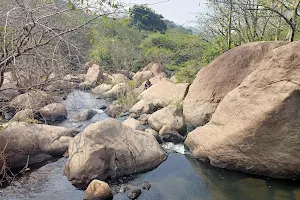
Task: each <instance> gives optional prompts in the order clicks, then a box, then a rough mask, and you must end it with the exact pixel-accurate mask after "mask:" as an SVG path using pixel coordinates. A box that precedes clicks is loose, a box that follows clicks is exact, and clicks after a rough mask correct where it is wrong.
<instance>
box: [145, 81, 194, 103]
mask: <svg viewBox="0 0 300 200" xmlns="http://www.w3.org/2000/svg"><path fill="white" fill-rule="evenodd" d="M188 87H189V84H188V83H181V84H175V83H172V82H170V81H166V80H164V81H160V82H158V83H156V84H155V85H152V86H151V87H150V88H149V89H147V90H145V91H144V92H142V94H140V96H139V98H140V99H143V100H144V101H145V102H148V103H152V104H153V105H154V106H156V107H166V106H168V105H170V104H177V103H180V102H182V101H183V99H184V97H185V95H186V93H187V90H188Z"/></svg>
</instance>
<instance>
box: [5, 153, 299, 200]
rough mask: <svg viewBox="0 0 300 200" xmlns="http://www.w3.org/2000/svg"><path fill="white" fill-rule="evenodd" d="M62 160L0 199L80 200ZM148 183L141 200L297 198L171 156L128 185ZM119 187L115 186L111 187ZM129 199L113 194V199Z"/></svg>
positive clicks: (272, 183)
mask: <svg viewBox="0 0 300 200" xmlns="http://www.w3.org/2000/svg"><path fill="white" fill-rule="evenodd" d="M65 161H66V160H65V158H62V159H59V160H57V161H55V162H51V163H48V164H46V165H44V166H43V167H41V168H39V169H37V170H33V171H32V172H30V173H27V174H26V175H25V176H23V177H21V178H20V179H19V180H18V181H15V182H14V183H13V184H12V185H11V186H9V187H7V188H5V189H1V190H0V199H1V200H2V199H3V200H4V199H5V200H82V199H83V191H81V190H77V189H76V188H75V187H73V186H72V185H71V184H70V183H69V181H68V180H67V178H66V177H65V176H64V175H63V168H64V164H65ZM144 180H147V181H150V183H151V184H152V187H151V189H150V190H149V191H143V192H142V195H141V196H140V197H139V199H140V200H198V199H199V200H235V199H236V200H241V199H243V200H260V199H262V200H273V199H274V200H284V199H290V200H292V199H297V200H298V199H300V184H299V183H298V182H295V181H283V180H276V179H268V178H264V177H258V176H250V175H248V174H244V173H239V172H233V171H228V170H223V169H218V168H214V167H212V166H210V165H208V164H206V163H203V162H199V161H196V160H195V159H194V158H192V157H191V156H190V155H188V154H187V155H182V154H178V153H171V154H170V155H169V157H168V159H167V160H166V161H165V162H163V163H162V164H161V165H160V166H158V167H157V168H156V169H154V170H153V171H150V172H147V173H143V174H139V175H136V176H135V177H133V178H132V179H131V180H130V181H129V182H128V184H130V185H139V184H140V183H141V182H142V181H144ZM113 188H118V185H113ZM125 199H128V198H127V197H126V196H125V195H124V194H116V195H115V196H114V200H125Z"/></svg>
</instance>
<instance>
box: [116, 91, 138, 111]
mask: <svg viewBox="0 0 300 200" xmlns="http://www.w3.org/2000/svg"><path fill="white" fill-rule="evenodd" d="M137 102H138V95H137V94H136V93H134V92H127V93H126V94H125V95H124V96H122V97H120V98H118V100H117V104H118V105H119V106H120V107H121V110H122V111H129V110H130V109H131V108H132V106H134V104H136V103H137Z"/></svg>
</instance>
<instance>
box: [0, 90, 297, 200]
mask: <svg viewBox="0 0 300 200" xmlns="http://www.w3.org/2000/svg"><path fill="white" fill-rule="evenodd" d="M64 103H65V105H66V106H67V109H68V112H69V114H71V115H72V114H75V112H77V111H81V110H83V109H86V108H93V109H96V110H98V107H97V106H99V105H103V104H105V101H104V100H98V99H95V97H93V96H92V95H91V94H89V93H84V92H80V91H74V92H73V93H71V94H70V95H69V96H68V99H67V100H66V101H65V102H64ZM105 118H107V116H106V115H105V114H104V113H103V112H102V111H101V110H98V113H97V115H96V116H94V118H92V119H91V120H89V121H87V122H80V123H73V122H71V121H68V120H67V121H66V122H64V123H63V124H61V125H62V126H65V127H70V128H78V127H79V129H81V130H82V129H83V128H84V127H86V126H87V125H88V124H90V123H93V122H95V121H99V120H103V119H105ZM163 148H164V149H165V150H166V151H167V152H168V154H169V156H168V159H167V160H166V161H165V162H163V163H162V164H161V165H160V166H158V167H157V168H156V169H154V170H152V171H150V172H146V173H142V174H138V175H135V176H133V177H127V178H124V179H120V180H119V181H117V182H115V183H111V186H112V188H113V189H114V190H115V191H118V188H119V187H120V184H121V183H122V182H125V183H126V184H130V185H140V184H141V182H142V181H145V180H146V181H149V182H150V183H151V184H152V187H151V189H150V190H149V191H145V190H143V191H142V195H141V196H140V197H139V199H140V200H260V199H261V200H285V199H287V200H300V183H299V182H297V181H284V180H279V179H269V178H266V177H260V176H253V175H249V174H245V173H240V172H233V171H228V170H223V169H219V168H215V167H212V166H210V165H209V164H207V163H203V162H200V161H197V160H195V159H194V158H193V157H192V156H191V155H190V154H189V152H188V151H187V150H186V149H185V148H184V146H183V145H182V144H180V145H174V144H172V143H166V144H164V145H163ZM65 162H66V159H65V158H60V159H56V160H50V161H48V162H47V163H43V164H42V165H41V166H36V169H32V170H31V171H29V172H27V173H26V174H25V175H24V176H22V177H20V178H19V179H18V180H16V181H15V182H13V183H12V185H11V186H8V187H6V188H4V189H0V200H4V199H5V200H82V199H83V191H81V190H79V189H76V188H75V187H74V186H72V185H71V184H70V182H69V181H68V180H67V178H66V177H65V176H64V174H63V170H64V165H65ZM125 199H126V200H127V199H128V198H127V197H126V195H125V194H116V195H115V196H114V200H125Z"/></svg>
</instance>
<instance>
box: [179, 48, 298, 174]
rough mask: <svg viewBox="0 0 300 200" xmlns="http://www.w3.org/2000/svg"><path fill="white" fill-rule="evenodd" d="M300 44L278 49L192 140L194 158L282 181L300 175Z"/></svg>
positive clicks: (226, 100) (194, 134)
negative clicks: (281, 179)
mask: <svg viewBox="0 0 300 200" xmlns="http://www.w3.org/2000/svg"><path fill="white" fill-rule="evenodd" d="M299 49H300V42H294V43H290V44H288V45H285V46H282V47H279V48H277V49H274V50H273V51H272V52H271V53H270V54H269V55H268V56H267V57H266V58H265V59H263V60H262V61H261V62H260V63H259V64H258V66H257V67H256V70H255V71H254V72H253V73H251V74H250V75H249V76H248V77H247V78H246V79H245V80H244V81H243V82H242V83H241V85H240V86H238V87H237V88H235V89H234V90H232V91H231V92H229V93H228V94H227V95H226V96H225V98H224V99H223V100H222V102H221V103H220V104H219V106H218V108H217V109H216V112H215V113H214V114H213V116H212V119H211V121H210V122H209V123H208V124H206V125H205V126H202V127H199V128H197V129H196V130H194V131H192V132H191V133H189V134H188V137H187V139H186V142H185V144H186V145H187V146H188V147H189V149H190V150H191V152H192V153H193V155H194V156H196V157H197V158H201V159H208V160H210V163H212V164H213V165H215V166H219V167H222V168H229V169H235V170H240V171H244V172H249V173H255V174H261V175H267V176H271V177H278V178H297V177H298V176H299V174H300V168H299V166H300V158H299V156H298V155H299V153H300V87H299V85H300V52H299Z"/></svg>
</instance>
